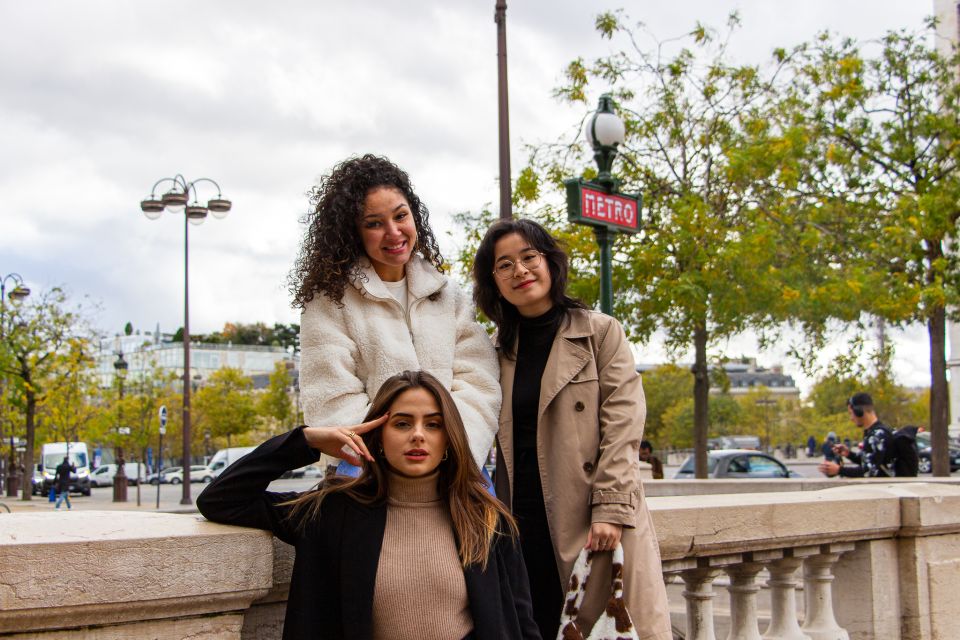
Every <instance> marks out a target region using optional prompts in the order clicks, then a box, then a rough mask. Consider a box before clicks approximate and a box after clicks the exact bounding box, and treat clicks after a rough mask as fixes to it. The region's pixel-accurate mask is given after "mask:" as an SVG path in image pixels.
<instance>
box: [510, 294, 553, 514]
mask: <svg viewBox="0 0 960 640" xmlns="http://www.w3.org/2000/svg"><path fill="white" fill-rule="evenodd" d="M562 318H563V310H562V309H561V308H560V307H556V306H554V307H552V308H551V309H550V310H549V311H547V312H546V313H545V314H543V315H541V316H537V317H535V318H521V319H520V327H519V332H518V339H517V368H516V374H515V376H514V378H513V407H512V408H513V446H514V451H515V453H514V471H515V476H516V481H515V482H514V484H515V485H516V486H515V488H514V495H515V497H519V498H520V499H521V500H522V499H524V498H535V499H536V498H539V499H540V500H542V497H541V496H542V488H541V487H540V471H539V465H538V464H537V410H538V408H539V406H540V380H541V378H542V377H543V371H544V369H546V366H547V358H548V357H549V356H550V349H551V347H552V346H553V339H554V337H556V335H557V327H558V326H559V324H560V320H561V319H562Z"/></svg>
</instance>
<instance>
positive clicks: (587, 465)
mask: <svg viewBox="0 0 960 640" xmlns="http://www.w3.org/2000/svg"><path fill="white" fill-rule="evenodd" d="M583 470H584V471H586V472H587V473H592V472H593V463H592V462H584V463H583Z"/></svg>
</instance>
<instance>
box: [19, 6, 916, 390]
mask: <svg viewBox="0 0 960 640" xmlns="http://www.w3.org/2000/svg"><path fill="white" fill-rule="evenodd" d="M928 4H929V3H904V2H899V1H897V0H884V1H878V2H869V3H868V2H865V1H856V2H854V1H850V2H843V3H837V2H828V1H827V0H813V1H811V2H806V3H802V4H798V3H772V2H769V1H760V0H751V1H745V2H739V3H733V2H726V1H707V0H696V1H693V0H688V1H686V2H675V3H649V2H639V1H637V0H633V1H624V2H615V3H612V4H609V5H606V6H604V5H601V4H597V3H585V2H580V1H574V0H554V1H550V2H548V1H547V0H530V1H525V2H512V3H509V8H508V12H507V16H508V25H507V35H508V62H509V78H510V83H511V84H510V113H511V122H510V127H511V129H510V135H511V146H512V150H513V151H512V161H513V168H514V170H517V169H519V167H521V166H522V164H523V161H524V160H525V155H526V152H525V150H524V144H534V143H537V142H540V141H544V140H552V139H554V138H556V137H557V136H558V135H560V134H563V133H566V132H568V131H569V130H570V128H571V127H572V125H574V124H575V123H576V122H577V121H578V120H579V119H580V117H581V116H582V115H583V113H584V112H585V111H586V110H587V109H588V108H589V106H587V107H584V106H581V105H576V106H571V105H564V104H560V103H558V102H557V101H556V100H554V99H553V98H552V97H551V92H552V89H553V88H554V87H555V86H557V85H558V84H559V83H560V82H561V78H562V73H563V69H564V67H565V66H566V64H567V63H568V62H569V61H570V60H571V59H572V58H574V57H576V56H581V55H582V56H584V57H585V58H586V59H588V60H589V59H592V58H595V57H596V56H598V55H601V54H602V53H604V52H606V51H607V50H608V49H609V47H610V44H609V43H608V42H606V41H603V40H601V39H600V38H599V37H598V36H597V35H596V33H595V32H594V30H593V21H594V17H595V14H596V13H597V12H599V11H601V10H603V9H605V8H610V9H614V8H616V7H618V6H625V7H626V10H627V12H628V13H629V14H631V16H632V18H633V19H635V20H636V19H643V20H644V21H645V22H646V23H647V25H649V28H650V30H651V31H652V32H653V33H656V34H658V35H659V36H661V37H670V36H674V35H678V34H680V33H683V32H686V31H688V30H689V29H690V28H691V27H692V26H693V24H694V22H695V21H697V20H700V21H702V22H705V23H708V24H712V25H715V26H721V25H722V23H723V21H724V20H725V18H726V15H727V14H728V13H729V11H730V10H731V9H733V8H737V7H739V8H740V13H741V16H742V18H743V27H742V29H741V32H740V34H739V35H738V36H737V37H736V38H735V41H734V42H735V45H734V46H735V48H734V53H735V55H737V56H738V57H741V58H742V59H743V60H745V61H746V60H750V61H757V62H759V61H761V60H762V59H763V58H765V57H766V56H768V55H769V51H770V50H771V49H772V48H773V47H774V46H790V45H792V44H795V43H797V42H800V41H802V40H805V39H808V38H810V37H811V36H812V35H813V34H814V33H815V32H816V31H817V30H820V29H824V28H832V29H837V30H842V31H843V32H845V33H849V34H851V35H855V36H858V37H875V36H878V35H880V34H881V33H882V32H883V31H884V30H886V29H891V28H900V27H917V26H919V25H920V21H921V19H922V17H923V16H924V15H926V14H928V13H930V12H931V11H932V6H927V5H928ZM493 11H494V2H493V1H492V0H489V1H488V2H485V3H480V2H476V1H475V0H450V1H448V2H445V3H442V4H440V3H426V2H423V3H418V2H413V3H396V2H388V1H386V0H379V1H372V2H364V3H354V4H352V5H345V4H342V3H332V2H306V1H299V2H297V1H294V0H286V1H281V2H275V3H271V4H269V5H267V4H264V3H261V2H253V1H251V0H240V1H233V2H223V1H221V2H215V1H214V2H203V3H197V2H188V1H186V0H173V1H164V2H158V1H155V0H151V1H144V2H136V3H133V2H130V3H116V2H106V1H105V0H91V1H88V2H84V3H77V2H71V1H69V0H49V1H47V2H43V3H25V2H6V3H2V4H0V24H2V25H3V27H2V29H3V37H2V38H0V83H2V86H3V87H4V100H3V102H2V103H0V148H3V150H4V153H3V154H2V155H0V195H2V199H3V202H4V206H3V208H2V210H0V269H2V270H3V272H2V273H8V272H10V271H17V272H19V273H21V274H23V275H24V276H25V277H26V279H27V281H28V282H29V284H30V285H31V286H33V287H35V288H37V289H39V288H42V287H44V286H50V285H53V284H66V285H67V286H68V287H69V288H70V289H71V290H72V291H74V292H75V293H77V294H83V293H89V294H90V295H91V296H92V297H94V298H96V299H100V300H102V303H103V312H102V314H101V316H100V322H101V324H102V326H103V328H104V329H105V330H107V331H114V330H117V329H118V328H119V327H121V326H122V325H123V323H125V322H126V321H128V320H130V321H132V322H133V323H134V325H136V326H138V327H141V328H145V329H152V328H153V326H154V325H155V323H156V322H160V324H161V327H163V328H164V329H166V330H172V329H174V328H176V327H177V326H179V325H180V324H181V322H182V300H183V290H182V287H183V282H182V269H183V249H182V246H183V223H182V219H181V218H175V217H173V216H164V217H163V218H161V220H159V221H157V222H147V221H146V219H145V218H144V217H143V216H142V214H141V213H140V212H139V208H138V204H139V200H140V199H141V198H143V197H144V196H145V195H147V193H148V191H149V188H150V186H151V185H152V184H153V182H154V181H155V180H157V179H158V178H161V177H166V176H171V175H173V174H175V173H176V172H181V173H183V175H185V176H186V177H187V178H189V179H193V178H197V177H201V176H207V177H211V178H214V179H216V180H217V181H218V182H219V183H220V184H221V186H222V187H223V190H224V194H225V195H226V196H227V197H229V198H231V199H232V200H233V201H234V210H233V211H232V212H231V213H230V215H229V216H228V217H227V218H226V220H223V221H218V220H217V221H214V220H211V221H209V222H207V223H206V224H205V225H203V226H202V227H200V228H191V252H190V259H191V319H192V322H191V324H192V328H193V329H194V331H197V332H206V331H211V330H214V329H217V328H219V327H221V326H222V324H223V323H224V322H225V321H235V320H239V321H257V320H262V321H265V322H274V321H282V322H290V321H296V320H297V316H298V314H297V313H296V312H295V311H294V310H292V309H290V307H289V296H288V294H287V292H286V287H285V279H286V274H287V271H288V270H289V268H290V266H291V265H292V262H293V259H294V257H295V255H296V251H297V246H298V243H299V235H300V227H299V225H298V223H297V220H298V218H299V217H300V215H301V214H302V213H303V211H304V210H305V209H306V207H307V199H306V196H305V192H306V191H307V189H309V187H310V186H311V185H312V184H313V183H314V182H315V180H316V179H317V178H318V176H320V175H321V174H323V173H325V172H327V171H328V170H329V169H330V168H331V167H332V166H333V165H334V164H335V163H336V162H338V161H339V160H341V159H343V158H344V157H346V156H348V155H352V154H357V153H364V152H377V153H383V154H386V155H388V156H390V157H391V158H392V159H393V160H394V161H396V162H397V163H398V164H400V165H401V166H403V167H404V168H406V169H407V170H408V172H409V173H410V175H411V178H412V179H413V181H414V183H415V185H416V187H417V189H418V192H419V193H420V195H421V197H422V198H423V200H424V201H425V202H426V203H427V204H428V206H429V207H430V209H431V212H432V220H433V223H434V227H435V231H436V234H437V236H438V238H439V239H440V242H441V245H442V247H443V249H444V250H445V252H446V253H447V254H452V251H453V249H454V245H455V244H456V243H455V241H451V240H450V239H448V238H447V237H446V232H447V231H452V232H453V233H454V234H456V230H455V229H453V226H452V222H451V217H450V216H451V214H452V213H455V212H459V211H463V210H467V209H471V210H478V209H479V208H480V207H481V206H483V205H484V204H485V203H494V206H495V203H496V202H497V200H498V195H497V193H498V191H497V181H496V180H497V170H498V169H497V166H498V164H497V163H498V160H497V148H498V145H497V102H496V100H497V85H496V82H497V75H496V62H497V59H496V25H495V24H494V21H493ZM598 92H599V87H598ZM201 195H202V197H203V198H207V197H209V196H210V195H212V194H209V193H207V192H206V191H204V192H203V193H202V194H201ZM921 333H922V332H921ZM897 341H898V344H900V345H902V347H901V351H900V352H902V353H903V356H902V358H903V359H902V360H898V374H899V373H900V372H901V371H902V376H903V378H902V379H904V380H907V381H909V382H910V383H911V384H913V383H922V382H923V380H924V376H925V375H926V374H925V359H924V357H923V353H922V352H923V351H924V349H925V348H926V347H925V342H924V341H923V340H918V339H917V338H916V334H915V332H907V333H904V334H903V335H901V336H898V338H897ZM748 346H749V345H748ZM731 348H734V345H731ZM899 357H901V356H899V355H898V358H899ZM762 358H764V356H762ZM769 359H771V360H772V359H774V356H773V355H771V356H770V358H769Z"/></svg>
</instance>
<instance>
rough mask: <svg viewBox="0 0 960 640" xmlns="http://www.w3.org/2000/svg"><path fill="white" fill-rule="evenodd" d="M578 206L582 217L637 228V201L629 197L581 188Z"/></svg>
mask: <svg viewBox="0 0 960 640" xmlns="http://www.w3.org/2000/svg"><path fill="white" fill-rule="evenodd" d="M580 206H581V211H582V212H583V213H582V215H583V217H584V218H589V219H591V220H597V221H599V222H606V223H607V224H615V225H618V226H623V227H627V228H629V229H636V228H637V202H636V200H633V199H631V198H623V197H620V196H615V195H610V194H606V193H603V192H600V191H594V190H592V189H583V190H582V191H581V202H580Z"/></svg>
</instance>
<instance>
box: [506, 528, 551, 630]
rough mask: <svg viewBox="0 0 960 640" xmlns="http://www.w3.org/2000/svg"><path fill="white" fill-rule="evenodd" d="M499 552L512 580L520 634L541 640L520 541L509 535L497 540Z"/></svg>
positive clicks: (511, 585)
mask: <svg viewBox="0 0 960 640" xmlns="http://www.w3.org/2000/svg"><path fill="white" fill-rule="evenodd" d="M497 552H498V553H499V554H500V555H501V557H502V558H503V565H504V567H505V568H506V569H507V571H506V575H507V576H508V579H509V580H510V591H511V592H512V594H513V607H514V609H515V610H516V612H517V621H518V622H519V623H520V633H521V635H522V637H523V638H529V639H530V640H541V637H540V627H538V626H537V623H536V622H535V621H534V619H533V601H532V600H531V598H530V580H529V579H528V577H527V566H526V564H524V562H523V554H522V552H521V551H520V541H519V540H517V539H516V538H512V537H510V536H509V535H503V536H501V537H499V539H498V540H497Z"/></svg>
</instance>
